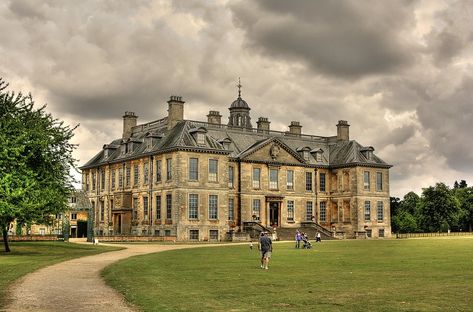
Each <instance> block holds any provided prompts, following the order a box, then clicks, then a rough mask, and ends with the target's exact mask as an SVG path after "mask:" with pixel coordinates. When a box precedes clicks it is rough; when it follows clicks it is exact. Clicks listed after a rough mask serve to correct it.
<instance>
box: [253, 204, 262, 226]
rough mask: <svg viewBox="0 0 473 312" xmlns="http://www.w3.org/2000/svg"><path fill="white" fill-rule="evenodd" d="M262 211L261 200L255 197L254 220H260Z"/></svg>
mask: <svg viewBox="0 0 473 312" xmlns="http://www.w3.org/2000/svg"><path fill="white" fill-rule="evenodd" d="M260 211H261V201H260V200H259V199H253V221H259V218H260Z"/></svg>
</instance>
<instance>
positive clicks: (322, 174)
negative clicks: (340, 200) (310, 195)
mask: <svg viewBox="0 0 473 312" xmlns="http://www.w3.org/2000/svg"><path fill="white" fill-rule="evenodd" d="M319 179H320V183H319V184H320V191H321V192H325V173H321V174H320V176H319Z"/></svg>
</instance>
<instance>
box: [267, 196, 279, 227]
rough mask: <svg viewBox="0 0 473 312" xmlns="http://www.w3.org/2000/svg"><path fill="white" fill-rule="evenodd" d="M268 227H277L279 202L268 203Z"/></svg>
mask: <svg viewBox="0 0 473 312" xmlns="http://www.w3.org/2000/svg"><path fill="white" fill-rule="evenodd" d="M269 225H271V226H273V227H279V202H270V203H269Z"/></svg>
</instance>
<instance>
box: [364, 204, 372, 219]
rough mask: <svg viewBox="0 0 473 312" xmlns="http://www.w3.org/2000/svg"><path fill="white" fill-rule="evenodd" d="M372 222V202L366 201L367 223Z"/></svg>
mask: <svg viewBox="0 0 473 312" xmlns="http://www.w3.org/2000/svg"><path fill="white" fill-rule="evenodd" d="M370 220H371V202H370V201H368V200H367V201H365V221H370Z"/></svg>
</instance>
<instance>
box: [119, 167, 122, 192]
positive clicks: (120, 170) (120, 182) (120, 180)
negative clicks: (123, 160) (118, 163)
mask: <svg viewBox="0 0 473 312" xmlns="http://www.w3.org/2000/svg"><path fill="white" fill-rule="evenodd" d="M118 187H119V188H122V187H123V168H120V169H118Z"/></svg>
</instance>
